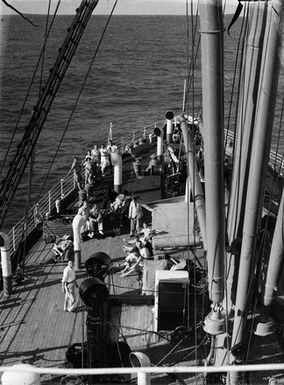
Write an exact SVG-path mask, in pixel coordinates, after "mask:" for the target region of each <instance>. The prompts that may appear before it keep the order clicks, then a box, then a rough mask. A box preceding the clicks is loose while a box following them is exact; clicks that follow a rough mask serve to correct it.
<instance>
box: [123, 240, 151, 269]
mask: <svg viewBox="0 0 284 385" xmlns="http://www.w3.org/2000/svg"><path fill="white" fill-rule="evenodd" d="M135 247H136V248H137V249H138V252H137V251H133V250H132V251H131V252H130V253H129V254H128V255H127V256H126V258H125V261H126V266H125V268H124V269H123V271H122V272H121V275H122V276H123V277H126V276H127V275H129V274H131V273H132V272H133V271H139V272H141V270H142V267H143V260H144V259H149V258H150V252H149V250H148V249H147V247H146V246H144V245H143V244H142V242H141V241H140V240H138V241H137V242H136V245H135Z"/></svg>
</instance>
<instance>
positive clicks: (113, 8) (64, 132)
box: [38, 0, 118, 199]
mask: <svg viewBox="0 0 284 385" xmlns="http://www.w3.org/2000/svg"><path fill="white" fill-rule="evenodd" d="M117 3H118V0H116V1H115V3H114V5H113V7H112V10H111V13H110V15H109V17H108V19H107V22H106V25H105V27H104V29H103V32H102V34H101V37H100V40H99V42H98V45H97V48H96V50H95V52H94V55H93V58H92V60H91V63H90V65H89V68H88V70H87V73H86V75H85V78H84V80H83V83H82V85H81V88H80V90H79V93H78V96H77V98H76V101H75V104H74V106H73V109H72V111H71V113H70V116H69V119H68V121H67V124H66V126H65V129H64V131H63V133H62V136H61V139H60V141H59V144H58V146H57V149H56V151H55V153H54V156H53V158H52V161H51V164H50V167H49V169H48V172H47V174H46V176H45V179H44V181H43V184H42V187H41V190H40V193H39V195H38V199H40V197H41V194H42V192H43V189H44V186H45V184H46V182H47V179H48V177H49V174H50V172H51V169H52V166H53V164H54V162H55V159H56V157H57V154H58V152H59V150H60V147H61V145H62V142H63V139H64V137H65V134H66V132H67V130H68V128H69V125H70V122H71V119H72V117H73V115H74V113H75V110H76V107H77V105H78V103H79V100H80V97H81V95H82V92H83V89H84V87H85V85H86V82H87V80H88V77H89V74H90V72H91V69H92V66H93V64H94V61H95V59H96V57H97V54H98V51H99V48H100V46H101V44H102V41H103V38H104V36H105V33H106V30H107V28H108V26H109V23H110V19H111V17H112V15H113V12H114V10H115V8H116V5H117Z"/></svg>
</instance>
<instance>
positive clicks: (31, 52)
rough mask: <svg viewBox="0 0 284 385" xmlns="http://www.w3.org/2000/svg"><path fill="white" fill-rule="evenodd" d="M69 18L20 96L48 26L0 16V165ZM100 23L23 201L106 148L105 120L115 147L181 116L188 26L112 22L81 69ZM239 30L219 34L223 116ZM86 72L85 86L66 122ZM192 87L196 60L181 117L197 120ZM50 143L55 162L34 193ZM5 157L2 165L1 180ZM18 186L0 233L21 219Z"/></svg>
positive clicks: (160, 20) (73, 72)
mask: <svg viewBox="0 0 284 385" xmlns="http://www.w3.org/2000/svg"><path fill="white" fill-rule="evenodd" d="M72 18H73V17H72V16H58V17H57V18H56V20H55V22H54V24H53V27H52V30H51V33H50V37H49V39H48V42H47V44H46V49H45V54H44V63H43V64H40V66H39V68H38V70H37V72H36V76H35V80H34V82H33V85H32V87H31V91H30V95H29V96H28V97H27V90H28V89H29V87H30V84H31V79H32V77H33V74H34V71H35V66H36V63H37V62H38V58H39V55H40V52H41V50H42V46H43V42H44V37H45V27H46V23H47V19H46V17H45V16H39V15H31V16H30V19H31V20H32V21H33V23H34V24H35V25H36V26H35V27H34V26H32V25H31V24H29V23H27V22H26V21H25V20H23V19H22V18H21V17H20V16H4V18H3V19H2V20H1V36H2V37H1V51H0V54H1V57H0V65H1V68H0V69H1V105H0V146H1V147H0V148H1V151H0V152H1V153H0V165H1V164H2V163H3V159H4V157H5V154H6V151H7V149H8V147H9V146H10V141H11V138H12V136H13V132H14V129H15V127H16V125H17V121H18V118H19V114H20V112H21V111H22V107H23V102H24V100H25V98H26V97H27V101H26V104H25V107H24V109H23V111H22V117H21V120H20V122H19V123H18V129H17V132H16V134H15V137H14V140H13V144H12V147H11V148H12V149H13V148H14V149H15V148H16V147H15V146H16V145H17V143H18V142H19V140H20V138H21V137H22V134H23V131H24V127H25V126H26V125H27V123H28V121H29V118H30V114H31V110H32V107H33V106H34V105H35V104H36V101H37V98H38V95H39V90H40V88H41V87H43V86H44V84H45V82H46V79H47V77H48V73H49V72H48V71H49V69H50V68H51V67H52V65H53V63H54V61H55V58H56V56H57V53H58V48H60V46H61V44H62V42H63V40H64V37H65V34H66V30H67V28H68V26H69V25H70V24H71V22H72ZM230 20H231V17H230V16H227V17H226V19H225V24H226V25H228V24H229V22H230ZM50 22H51V17H50V19H49V20H48V23H50ZM106 22H107V17H106V16H92V17H91V20H90V21H89V24H88V26H87V28H86V30H85V32H84V35H83V38H82V40H81V44H80V45H79V47H78V49H77V52H76V54H75V56H74V58H73V60H72V62H71V64H70V67H69V69H68V71H67V73H66V75H65V78H64V80H63V82H62V84H61V87H60V89H59V92H58V94H57V97H56V100H55V101H54V103H53V105H52V108H51V110H50V113H49V115H48V119H47V121H46V123H45V125H44V128H43V130H42V133H41V135H40V138H39V140H38V143H37V147H36V152H35V164H34V169H33V178H32V186H33V187H32V193H31V197H32V200H31V203H33V202H34V201H35V200H36V199H37V198H38V197H39V195H40V194H43V193H45V192H47V191H48V189H49V188H50V187H51V186H52V185H53V184H54V183H55V182H57V181H58V180H59V179H60V178H62V177H63V176H64V175H65V174H66V173H67V172H68V171H69V168H70V166H71V162H72V158H73V156H78V157H79V158H83V157H84V156H85V154H86V152H87V150H88V149H90V148H91V147H92V146H93V144H100V143H105V142H106V140H107V135H108V130H109V125H110V122H112V124H113V137H114V139H118V138H120V137H122V136H127V135H129V134H130V133H131V132H133V131H137V130H139V129H141V130H142V129H143V127H145V126H152V127H153V126H154V123H155V122H163V120H164V119H165V113H166V112H167V111H168V110H172V111H173V112H174V113H176V114H179V113H180V112H181V109H182V103H183V87H184V79H185V78H186V76H187V72H188V68H189V60H190V59H188V55H191V54H192V53H193V52H195V51H196V47H197V45H198V42H197V41H196V43H195V45H192V44H191V43H190V41H191V34H192V33H194V30H193V29H192V27H191V25H190V24H189V25H188V23H187V19H186V17H184V16H114V17H113V18H112V19H111V22H110V24H109V27H108V28H107V30H106V32H105V34H104V38H103V40H102V43H101V45H100V48H99V49H98V51H97V54H96V57H95V60H94V62H93V65H92V67H91V68H90V69H89V66H90V63H91V61H92V60H93V58H94V54H95V52H96V49H97V46H98V42H99V41H100V38H101V36H102V33H103V29H104V27H105V25H106ZM239 25H240V24H238V23H237V24H236V26H235V27H234V29H233V32H232V35H231V37H229V36H225V49H226V52H225V68H226V69H225V110H226V111H228V110H229V100H230V90H231V82H232V79H233V74H234V56H235V51H236V47H237V43H238V33H239V32H238V31H239ZM187 36H188V37H189V38H188V39H187ZM88 70H89V76H88V78H87V81H86V85H85V87H84V88H83V90H82V93H81V96H80V98H79V101H78V104H77V106H76V109H75V110H74V113H73V115H72V119H71V120H70V122H69V118H70V114H71V112H72V111H73V109H74V104H75V102H76V99H77V98H78V94H79V92H80V90H81V86H82V84H83V82H84V79H85V76H86V73H87V71H88ZM200 83H201V79H200V60H197V62H196V68H195V75H194V88H195V96H194V99H193V98H191V99H190V100H189V101H188V105H187V112H188V113H190V114H192V111H193V110H194V111H195V114H198V113H199V112H200V106H201V92H200ZM279 108H280V107H279ZM225 124H226V122H225ZM67 126H68V129H67V131H66V134H65V136H64V138H63V139H62V134H63V131H64V130H65V129H66V127H67ZM59 143H61V144H60V147H59V151H58V155H57V157H56V159H55V161H54V162H53V166H52V169H51V172H50V174H49V176H48V178H47V180H46V182H45V185H44V186H42V184H43V182H44V180H45V179H46V175H47V172H48V170H49V166H50V163H51V161H52V159H53V156H54V153H55V151H56V150H58V145H59ZM14 151H15V150H14ZM11 159H12V158H8V162H6V166H5V168H4V170H3V172H2V174H1V179H2V178H3V177H4V176H5V170H6V169H7V167H9V161H11ZM1 167H2V166H1ZM27 180H28V174H25V176H24V177H23V181H22V183H21V185H20V187H19V188H18V191H17V194H16V196H15V199H14V201H13V204H12V206H11V208H10V212H9V214H8V216H7V220H6V222H5V226H4V229H5V228H9V227H10V226H11V225H13V224H14V223H16V222H17V221H18V220H19V219H20V218H21V217H22V216H23V214H24V206H25V195H26V192H27Z"/></svg>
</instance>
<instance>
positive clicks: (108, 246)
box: [0, 159, 160, 367]
mask: <svg viewBox="0 0 284 385" xmlns="http://www.w3.org/2000/svg"><path fill="white" fill-rule="evenodd" d="M147 162H148V159H147ZM147 162H146V161H145V164H144V165H143V167H144V166H146V165H147ZM128 171H129V168H128ZM129 176H130V177H129ZM124 188H127V189H128V191H129V192H137V193H139V196H140V197H141V198H142V199H143V201H145V202H149V200H155V199H159V198H160V183H159V177H157V176H144V177H143V176H142V177H141V178H139V179H137V178H134V177H133V175H131V174H129V173H128V177H125V176H124ZM98 194H101V192H100V191H98ZM127 236H128V228H126V229H123V231H122V234H121V235H118V234H115V233H113V232H107V233H106V234H105V236H103V237H97V238H94V239H86V240H85V242H84V243H83V247H82V261H81V269H80V270H79V271H77V272H76V277H77V282H78V284H79V285H80V283H81V282H82V281H83V280H84V279H85V278H87V277H88V275H87V272H86V271H85V269H84V263H85V261H86V260H87V259H88V258H89V257H90V256H91V255H92V254H94V253H95V252H98V251H103V252H105V253H107V254H108V255H109V256H110V257H111V259H113V260H114V261H116V262H119V261H122V260H123V259H124V257H125V253H124V251H123V250H122V243H123V239H124V238H125V237H127ZM52 246H53V244H46V243H45V242H44V241H43V240H42V239H40V240H39V241H38V242H37V243H36V244H35V245H34V246H33V247H32V249H31V250H30V252H29V253H28V255H27V256H26V258H25V269H24V274H25V278H24V282H23V283H22V284H20V285H16V284H15V282H14V283H13V290H12V294H11V295H10V296H9V297H8V298H6V297H5V296H4V293H3V292H1V293H0V310H1V318H0V319H1V320H0V341H1V348H0V360H1V361H0V362H1V366H6V365H15V364H18V363H20V362H22V363H30V364H34V365H37V366H42V367H62V366H64V365H65V363H66V359H65V353H66V350H67V349H68V347H70V346H71V345H72V344H73V343H81V342H82V341H83V340H86V331H85V320H86V309H85V308H84V306H81V307H80V306H79V309H80V310H79V311H78V312H74V313H67V312H64V311H63V301H64V294H63V293H62V291H61V278H62V273H63V270H64V268H65V266H66V262H62V263H61V262H57V263H54V262H53V261H52V258H53V253H52ZM107 283H108V284H109V288H110V292H111V294H123V295H124V294H125V293H127V292H129V293H133V291H134V292H136V293H137V295H139V289H140V286H139V282H138V280H137V276H135V275H134V276H130V277H128V278H127V279H126V278H122V277H119V276H118V275H117V277H116V279H115V284H114V280H113V277H111V276H110V277H108V279H107ZM115 286H116V287H115ZM77 294H78V293H77ZM80 301H81V300H80ZM79 305H83V304H82V302H80V303H79ZM147 306H148V305H147V304H146V305H145V306H144V307H145V308H146V307H147ZM123 314H124V311H123ZM137 314H139V312H138V313H137V309H136V316H137ZM144 318H145V317H144V315H143V314H140V319H144ZM147 323H148V322H147ZM127 324H129V322H128V323H127ZM138 327H139V324H138Z"/></svg>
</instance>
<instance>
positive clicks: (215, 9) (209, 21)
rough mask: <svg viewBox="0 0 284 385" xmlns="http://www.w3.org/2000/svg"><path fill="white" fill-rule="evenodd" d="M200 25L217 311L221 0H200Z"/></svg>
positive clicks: (211, 274) (211, 278) (212, 291)
mask: <svg viewBox="0 0 284 385" xmlns="http://www.w3.org/2000/svg"><path fill="white" fill-rule="evenodd" d="M200 27H201V28H200V29H201V63H202V99H203V131H204V161H205V163H204V164H205V186H206V188H205V207H206V236H207V263H208V282H209V297H210V300H211V301H212V302H213V305H212V308H213V310H212V312H214V313H219V312H220V305H221V303H222V301H223V295H224V290H223V286H224V249H225V246H224V245H225V236H224V234H225V219H224V218H225V215H224V214H225V210H224V195H225V194H224V177H223V174H224V173H223V167H224V162H223V151H222V150H221V149H222V148H223V143H224V122H223V99H224V97H223V83H224V82H223V76H224V74H223V72H224V71H223V16H222V1H221V0H202V1H201V2H200ZM220 150H221V151H220ZM214 313H213V314H214ZM213 328H214V327H213ZM207 331H208V332H210V330H207Z"/></svg>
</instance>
